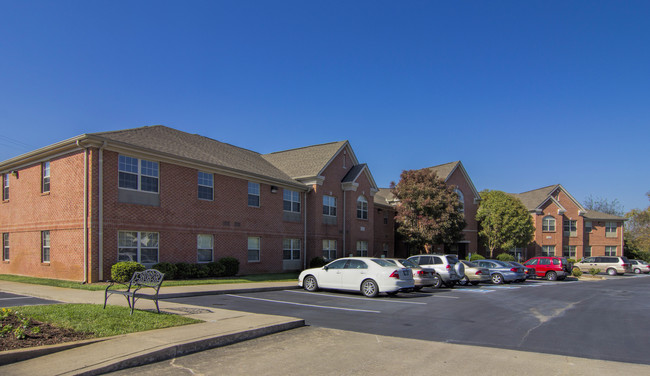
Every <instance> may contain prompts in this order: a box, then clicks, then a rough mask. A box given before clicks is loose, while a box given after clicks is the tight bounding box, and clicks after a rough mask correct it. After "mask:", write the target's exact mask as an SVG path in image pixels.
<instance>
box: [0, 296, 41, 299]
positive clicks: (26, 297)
mask: <svg viewBox="0 0 650 376" xmlns="http://www.w3.org/2000/svg"><path fill="white" fill-rule="evenodd" d="M12 299H38V298H36V297H33V296H18V297H15V298H0V300H12Z"/></svg>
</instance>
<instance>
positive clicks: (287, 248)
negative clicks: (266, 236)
mask: <svg viewBox="0 0 650 376" xmlns="http://www.w3.org/2000/svg"><path fill="white" fill-rule="evenodd" d="M287 252H288V256H289V257H287ZM282 259H283V260H286V261H296V260H300V239H293V238H284V239H282Z"/></svg>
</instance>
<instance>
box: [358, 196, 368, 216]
mask: <svg viewBox="0 0 650 376" xmlns="http://www.w3.org/2000/svg"><path fill="white" fill-rule="evenodd" d="M357 218H359V219H368V200H366V198H365V197H363V196H359V198H357Z"/></svg>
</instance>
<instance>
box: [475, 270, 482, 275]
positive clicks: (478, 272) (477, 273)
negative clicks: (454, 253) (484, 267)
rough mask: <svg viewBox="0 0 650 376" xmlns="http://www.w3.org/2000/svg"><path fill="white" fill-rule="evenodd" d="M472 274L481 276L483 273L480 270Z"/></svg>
mask: <svg viewBox="0 0 650 376" xmlns="http://www.w3.org/2000/svg"><path fill="white" fill-rule="evenodd" d="M474 274H476V275H479V274H483V272H482V271H480V270H477V271H476V273H474Z"/></svg>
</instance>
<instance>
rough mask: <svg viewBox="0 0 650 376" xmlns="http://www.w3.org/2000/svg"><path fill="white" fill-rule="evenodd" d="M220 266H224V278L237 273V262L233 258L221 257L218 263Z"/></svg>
mask: <svg viewBox="0 0 650 376" xmlns="http://www.w3.org/2000/svg"><path fill="white" fill-rule="evenodd" d="M218 262H219V263H220V264H221V265H223V266H224V273H223V275H224V276H225V277H232V276H235V275H237V273H239V260H237V259H236V258H234V257H223V258H221V259H219V261H218Z"/></svg>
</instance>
